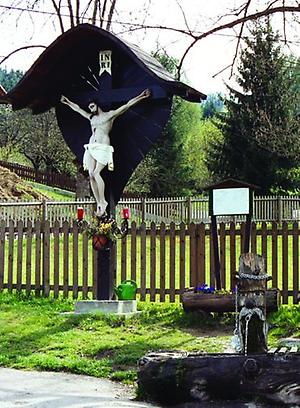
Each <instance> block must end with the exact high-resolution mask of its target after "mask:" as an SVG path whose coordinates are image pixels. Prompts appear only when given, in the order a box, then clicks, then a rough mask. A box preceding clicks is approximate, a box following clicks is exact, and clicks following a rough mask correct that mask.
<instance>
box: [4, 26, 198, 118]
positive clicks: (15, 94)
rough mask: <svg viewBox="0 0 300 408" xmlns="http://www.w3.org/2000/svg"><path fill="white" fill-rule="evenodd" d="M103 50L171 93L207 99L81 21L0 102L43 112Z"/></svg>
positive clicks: (133, 47)
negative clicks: (117, 54) (119, 55)
mask: <svg viewBox="0 0 300 408" xmlns="http://www.w3.org/2000/svg"><path fill="white" fill-rule="evenodd" d="M99 44H101V49H111V50H117V51H118V52H121V53H122V55H123V58H124V59H125V60H127V59H129V60H132V62H133V63H134V64H136V65H138V66H139V67H140V68H142V70H143V71H144V72H145V73H147V74H148V75H149V76H152V78H153V79H155V81H157V82H158V83H159V85H160V86H161V87H162V88H164V89H165V90H166V92H167V93H169V94H170V95H178V96H180V97H182V98H183V99H186V100H188V101H191V102H200V101H201V100H202V99H205V98H206V95H204V94H203V93H201V92H199V91H197V90H195V89H194V88H191V87H190V86H188V85H186V84H184V83H182V82H179V81H175V80H174V79H173V78H172V76H171V75H170V74H169V73H168V72H167V71H166V70H165V68H164V67H162V65H161V64H160V63H159V62H158V61H157V60H155V59H154V58H153V57H152V56H150V55H149V54H147V53H145V52H144V51H142V50H141V49H140V48H139V47H137V46H136V45H133V44H129V43H127V42H125V41H123V40H120V39H119V38H118V37H117V36H115V35H113V34H111V33H110V32H108V31H105V30H103V29H101V28H98V27H95V26H93V25H90V24H81V25H78V26H76V27H75V28H73V29H71V30H69V31H67V32H66V33H64V34H62V35H61V36H60V37H58V38H57V39H56V40H55V41H54V42H53V43H52V44H51V45H50V46H49V47H47V49H46V50H45V51H44V52H43V53H42V54H41V56H40V57H39V58H38V60H37V61H36V62H35V63H34V64H33V66H32V67H31V68H30V69H29V71H28V72H27V73H26V74H25V76H24V77H23V78H22V79H21V81H20V82H19V83H18V84H17V85H16V86H15V87H14V88H13V89H12V90H11V91H10V92H8V93H7V94H6V95H4V96H1V97H0V103H9V104H11V105H12V107H13V109H22V108H25V107H27V108H31V109H32V111H33V113H41V112H44V111H46V110H48V109H49V108H50V107H52V106H55V105H56V104H57V102H58V100H59V97H60V95H61V94H62V92H63V90H64V89H65V86H64V85H65V83H66V82H68V81H70V80H72V78H75V76H76V74H78V73H81V72H82V71H83V69H84V68H85V65H86V61H88V60H89V59H90V56H91V55H92V54H95V52H96V51H99Z"/></svg>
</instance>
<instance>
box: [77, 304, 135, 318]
mask: <svg viewBox="0 0 300 408" xmlns="http://www.w3.org/2000/svg"><path fill="white" fill-rule="evenodd" d="M136 305H137V303H136V300H80V301H78V302H76V303H75V314H85V313H105V314H116V315H121V316H122V315H124V316H130V315H133V314H135V313H137V307H136Z"/></svg>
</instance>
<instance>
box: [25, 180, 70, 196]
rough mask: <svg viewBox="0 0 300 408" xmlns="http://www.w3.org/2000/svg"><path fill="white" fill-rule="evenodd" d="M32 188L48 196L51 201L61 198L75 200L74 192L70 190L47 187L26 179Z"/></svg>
mask: <svg viewBox="0 0 300 408" xmlns="http://www.w3.org/2000/svg"><path fill="white" fill-rule="evenodd" d="M26 183H27V184H29V185H30V186H31V187H32V188H34V190H36V191H37V192H39V193H41V194H44V195H45V196H46V197H48V199H49V200H52V201H63V200H75V193H72V192H70V191H66V190H61V189H60V188H57V187H49V186H46V185H44V184H40V183H35V182H33V181H26Z"/></svg>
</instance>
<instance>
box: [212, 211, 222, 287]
mask: <svg viewBox="0 0 300 408" xmlns="http://www.w3.org/2000/svg"><path fill="white" fill-rule="evenodd" d="M211 237H212V240H213V252H214V263H215V278H216V287H217V289H218V290H220V289H221V276H220V258H219V245H218V228H217V217H216V216H215V215H212V216H211Z"/></svg>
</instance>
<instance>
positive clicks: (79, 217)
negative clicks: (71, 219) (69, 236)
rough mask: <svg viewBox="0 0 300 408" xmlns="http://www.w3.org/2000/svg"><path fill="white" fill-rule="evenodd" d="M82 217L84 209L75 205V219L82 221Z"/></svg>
mask: <svg viewBox="0 0 300 408" xmlns="http://www.w3.org/2000/svg"><path fill="white" fill-rule="evenodd" d="M83 217H84V209H83V207H77V220H78V221H82V220H83Z"/></svg>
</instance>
